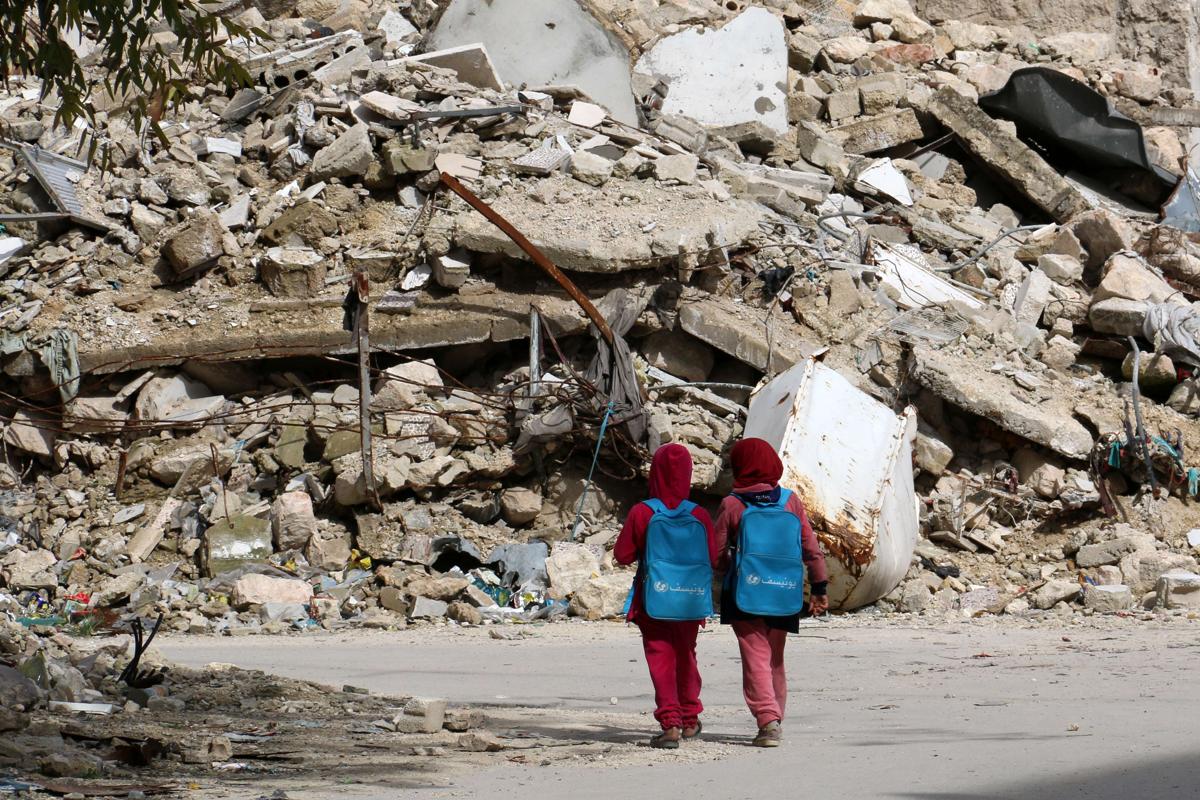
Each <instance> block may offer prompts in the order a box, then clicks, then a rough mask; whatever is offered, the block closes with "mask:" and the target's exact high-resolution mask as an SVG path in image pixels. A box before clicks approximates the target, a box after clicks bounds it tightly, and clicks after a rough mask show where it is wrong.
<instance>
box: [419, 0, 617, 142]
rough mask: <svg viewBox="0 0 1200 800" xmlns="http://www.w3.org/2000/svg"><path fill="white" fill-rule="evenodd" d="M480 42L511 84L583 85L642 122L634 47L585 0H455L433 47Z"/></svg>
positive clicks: (444, 15) (434, 33) (435, 32)
mask: <svg viewBox="0 0 1200 800" xmlns="http://www.w3.org/2000/svg"><path fill="white" fill-rule="evenodd" d="M472 42H481V43H482V44H483V45H484V46H485V47H486V48H487V51H488V53H489V54H490V55H491V57H492V60H493V63H494V64H495V66H496V70H497V72H499V74H500V77H502V78H503V79H504V80H506V81H508V82H509V83H511V84H513V85H518V86H519V85H521V84H525V85H529V86H553V85H558V86H577V87H579V89H580V90H582V91H583V92H584V93H586V94H587V95H588V96H589V97H590V98H592V99H594V100H595V101H597V102H598V103H600V104H601V105H603V106H604V107H605V108H606V109H608V111H609V113H610V114H611V115H612V116H613V118H614V119H616V120H619V121H620V122H623V123H625V124H627V125H636V124H637V121H638V119H637V111H636V108H635V107H634V99H633V94H634V93H633V88H632V86H631V82H630V76H629V51H628V49H627V48H626V47H625V45H624V44H622V43H621V41H620V40H619V39H618V38H617V37H616V36H614V35H613V34H612V33H610V32H609V31H608V30H607V29H606V28H605V27H604V26H603V25H601V24H600V22H599V21H597V20H596V18H595V17H593V16H592V15H591V14H590V13H588V11H587V9H586V7H585V6H584V5H583V4H579V3H574V2H566V3H564V2H558V0H486V2H484V1H483V0H452V2H450V4H449V5H448V7H447V8H446V9H445V11H444V12H443V13H442V15H441V17H440V18H439V19H438V23H437V25H436V26H434V28H433V31H432V32H431V33H430V46H432V47H436V48H448V47H454V46H458V45H465V44H470V43H472Z"/></svg>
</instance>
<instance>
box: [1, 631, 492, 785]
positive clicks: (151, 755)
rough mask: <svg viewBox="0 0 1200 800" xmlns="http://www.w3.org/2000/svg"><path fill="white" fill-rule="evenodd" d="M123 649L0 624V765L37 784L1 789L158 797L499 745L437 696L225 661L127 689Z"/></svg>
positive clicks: (149, 677)
mask: <svg viewBox="0 0 1200 800" xmlns="http://www.w3.org/2000/svg"><path fill="white" fill-rule="evenodd" d="M42 632H45V629H43V630H42ZM125 651H126V647H125V643H124V642H121V643H120V644H110V645H104V646H101V647H99V648H85V647H81V646H80V645H79V644H78V640H77V639H74V638H72V637H70V636H67V635H65V634H64V633H53V634H52V635H46V636H40V635H38V633H37V632H34V631H31V630H29V629H26V628H24V627H22V626H21V625H18V624H16V623H13V622H9V621H7V620H4V619H0V661H2V662H4V663H0V698H3V701H4V702H3V703H0V731H3V732H4V734H5V735H4V741H3V743H0V766H3V767H7V768H13V769H17V770H20V772H21V773H22V774H37V775H38V776H39V777H36V778H34V779H33V782H32V783H25V782H24V781H14V780H12V779H6V784H5V788H6V790H7V791H9V792H21V791H23V790H29V791H34V792H36V791H38V790H43V791H45V792H47V793H48V794H45V795H43V794H41V793H40V792H39V793H38V794H37V795H36V796H39V797H41V796H50V795H57V796H62V795H67V794H72V793H76V792H79V793H91V794H95V793H103V794H105V795H112V796H116V795H121V796H124V795H126V794H128V793H130V792H133V791H138V792H142V793H144V794H161V793H163V792H169V791H176V790H179V789H180V788H182V787H181V782H182V783H183V784H188V783H190V784H192V785H193V787H196V786H198V784H197V783H196V782H197V781H203V782H204V783H206V784H213V783H217V784H219V783H220V782H222V781H223V780H245V777H246V776H247V775H248V774H257V775H258V778H259V779H260V780H261V779H264V778H266V777H267V776H269V775H271V774H276V773H279V772H280V767H279V766H278V764H276V763H275V762H278V761H280V760H282V761H284V762H285V763H286V764H287V767H286V770H285V773H286V774H289V775H291V776H298V775H302V774H311V775H324V776H326V777H327V776H328V775H330V774H336V773H338V772H342V773H345V774H348V775H349V774H354V772H355V771H356V770H361V769H363V768H365V766H367V765H369V764H370V762H369V761H368V760H367V759H366V758H365V757H364V756H363V749H364V748H363V747H362V745H361V743H362V742H363V741H364V740H368V739H369V740H371V741H373V742H374V744H375V745H376V746H377V747H387V748H388V749H389V750H390V751H391V752H392V753H393V754H394V755H395V756H397V757H399V758H400V759H401V761H400V762H399V763H398V764H397V767H396V768H397V770H398V771H403V770H405V769H412V768H413V765H412V764H411V763H405V762H404V759H405V758H406V757H407V756H414V757H416V760H420V759H423V758H425V757H427V756H430V755H440V756H447V755H450V756H453V755H455V754H456V753H461V754H469V753H477V752H484V751H485V750H500V749H503V748H504V747H505V745H504V743H503V742H501V741H500V740H499V739H497V738H496V737H495V736H494V735H492V734H490V733H488V732H487V731H486V730H484V729H483V728H482V727H481V726H482V724H483V721H484V718H483V715H482V714H481V713H480V712H479V711H477V710H475V709H470V708H463V707H447V703H446V701H445V700H440V699H436V698H420V697H388V696H383V695H372V694H369V693H368V692H367V691H366V690H364V689H358V688H355V687H352V686H345V687H342V688H341V689H340V690H338V689H335V688H332V687H328V686H320V685H318V684H314V683H310V682H306V681H296V680H289V679H285V678H278V677H274V676H268V675H265V674H263V673H261V672H250V671H246V670H241V669H237V668H235V667H232V666H231V665H211V666H210V667H208V668H206V669H203V670H193V669H187V668H182V667H176V666H172V667H170V668H169V669H168V668H166V667H162V666H157V667H155V668H153V669H145V670H141V671H139V672H140V679H131V681H130V682H126V681H125V679H124V676H123V675H122V674H120V673H119V671H118V669H117V665H118V664H120V663H125V662H126V661H127V660H128V658H127V654H126V652H125ZM8 662H11V663H12V664H13V665H14V666H8ZM131 684H133V685H131ZM465 757H466V758H471V756H465ZM375 766H376V768H378V766H379V765H378V764H377V763H376V764H375ZM29 796H34V795H29Z"/></svg>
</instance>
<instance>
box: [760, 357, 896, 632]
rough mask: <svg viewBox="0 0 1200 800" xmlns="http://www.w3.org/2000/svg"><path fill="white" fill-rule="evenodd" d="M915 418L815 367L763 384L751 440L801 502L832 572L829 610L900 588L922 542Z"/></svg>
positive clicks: (814, 363)
mask: <svg viewBox="0 0 1200 800" xmlns="http://www.w3.org/2000/svg"><path fill="white" fill-rule="evenodd" d="M916 435H917V418H916V411H915V410H914V409H913V408H912V407H911V406H910V407H908V408H906V409H905V410H904V413H903V414H899V415H897V414H896V413H895V412H893V411H892V410H891V409H890V408H888V407H887V406H885V405H884V404H883V403H880V402H879V401H878V400H875V399H874V398H873V397H870V396H869V395H867V394H866V393H864V392H863V391H861V390H860V389H858V388H857V387H855V386H854V385H853V384H851V383H850V382H849V381H848V380H846V379H845V378H843V377H842V376H841V375H839V374H838V373H837V372H835V371H834V370H832V369H830V368H829V367H826V366H825V365H823V364H820V363H818V362H817V361H815V360H812V359H809V360H807V361H803V362H801V363H799V364H797V365H795V366H794V367H792V368H791V369H789V370H787V371H786V372H783V373H780V374H779V375H777V376H776V377H775V378H773V379H772V380H770V381H768V382H766V383H763V384H760V385H759V387H758V388H757V389H756V390H755V392H754V394H753V395H751V398H750V412H749V416H748V418H747V420H746V432H745V436H747V437H757V438H759V439H764V440H766V441H768V442H770V443H771V445H772V446H774V447H775V449H776V450H777V451H778V452H779V457H780V458H781V459H782V460H783V481H782V483H783V485H784V486H785V487H787V488H789V489H792V490H794V491H795V492H797V493H798V494H799V495H800V498H801V499H802V500H803V501H804V505H805V507H806V508H807V509H808V515H809V518H810V520H811V521H812V524H813V528H814V530H815V531H816V533H817V537H818V538H819V539H820V541H821V547H822V549H823V550H824V551H825V561H826V564H827V565H828V566H829V603H830V607H831V608H843V609H853V608H859V607H861V606H865V605H869V604H871V603H874V602H875V601H876V600H878V599H879V598H881V597H883V596H884V595H886V594H888V593H889V592H890V591H892V589H894V588H896V586H897V585H898V584H899V583H900V581H901V579H903V577H904V575H905V573H906V572H908V567H909V562H910V560H911V559H912V554H913V549H914V548H915V547H916V544H917V533H918V527H919V516H918V513H917V496H916V491H915V490H914V489H913V473H912V445H913V440H914V439H915V438H916Z"/></svg>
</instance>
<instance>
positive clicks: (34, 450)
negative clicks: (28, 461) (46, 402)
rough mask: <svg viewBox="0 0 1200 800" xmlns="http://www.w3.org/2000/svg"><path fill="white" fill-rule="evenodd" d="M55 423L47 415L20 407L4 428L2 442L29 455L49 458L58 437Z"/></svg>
mask: <svg viewBox="0 0 1200 800" xmlns="http://www.w3.org/2000/svg"><path fill="white" fill-rule="evenodd" d="M56 424H57V423H56V422H55V421H54V420H53V419H52V418H51V417H50V416H49V415H45V414H39V413H36V412H31V411H26V410H25V409H21V410H19V411H17V412H15V413H14V414H13V416H12V419H11V421H9V423H8V426H7V427H6V428H5V429H4V443H5V444H7V445H8V446H9V447H15V448H16V449H18V450H22V451H24V452H26V453H29V454H30V455H34V456H38V457H40V458H49V457H50V456H51V455H52V454H53V453H54V445H55V442H56V441H57V439H58V436H57V434H55V425H56Z"/></svg>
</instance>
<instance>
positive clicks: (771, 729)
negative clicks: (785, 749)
mask: <svg viewBox="0 0 1200 800" xmlns="http://www.w3.org/2000/svg"><path fill="white" fill-rule="evenodd" d="M782 741H783V727H782V726H781V725H780V724H779V720H775V721H774V722H768V723H767V724H766V725H763V726H762V727H761V728H759V729H758V736H755V737H754V746H755V747H779V745H780V743H782Z"/></svg>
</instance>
